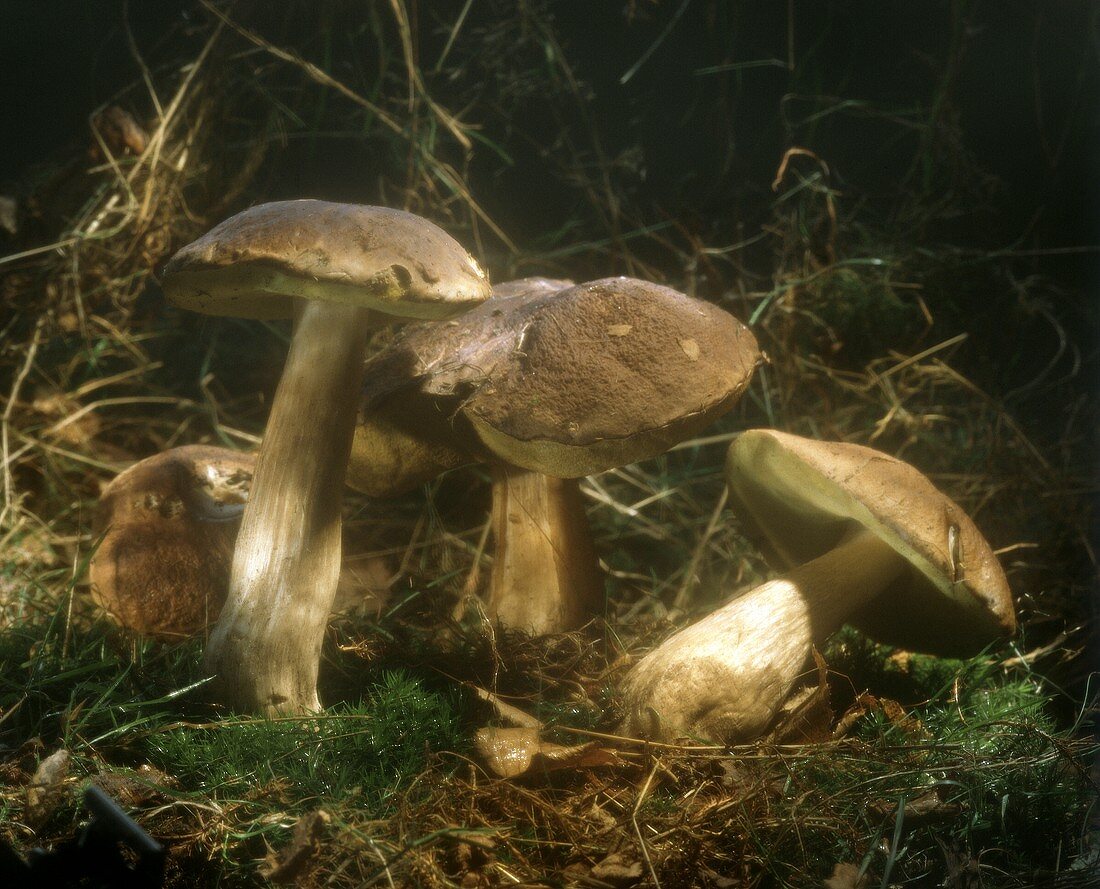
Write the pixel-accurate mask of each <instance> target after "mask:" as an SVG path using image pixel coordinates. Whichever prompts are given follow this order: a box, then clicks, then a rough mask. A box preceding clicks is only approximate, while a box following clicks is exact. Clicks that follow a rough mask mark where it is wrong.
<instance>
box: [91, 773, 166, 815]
mask: <svg viewBox="0 0 1100 889" xmlns="http://www.w3.org/2000/svg"><path fill="white" fill-rule="evenodd" d="M95 783H96V784H97V785H99V787H100V789H101V790H103V792H104V793H106V794H107V795H108V796H110V797H112V798H113V799H115V800H116V801H117V802H118V803H119V805H121V806H122V807H123V808H124V809H136V808H138V807H140V806H144V805H147V804H148V803H150V802H152V801H153V800H156V799H159V798H160V797H162V796H163V792H164V790H165V789H166V788H170V787H172V786H173V785H174V784H175V779H174V778H172V777H171V776H169V775H166V774H165V773H164V772H162V771H160V770H159V769H156V768H154V767H153V766H151V765H148V764H146V765H142V766H140V767H139V768H138V770H137V771H136V772H100V773H99V774H98V775H96V777H95Z"/></svg>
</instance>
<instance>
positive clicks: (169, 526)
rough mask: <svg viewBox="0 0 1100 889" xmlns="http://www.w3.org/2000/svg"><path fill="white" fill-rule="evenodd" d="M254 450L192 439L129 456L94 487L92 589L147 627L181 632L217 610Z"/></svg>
mask: <svg viewBox="0 0 1100 889" xmlns="http://www.w3.org/2000/svg"><path fill="white" fill-rule="evenodd" d="M255 462H256V461H255V457H253V456H252V455H251V454H242V453H238V452H237V451H231V450H228V449H227V448H216V447H207V446H204V445H188V446H186V447H180V448H173V449H172V450H169V451H165V452H164V453H162V454H157V455H155V456H153V457H148V458H147V459H145V460H141V461H140V462H138V463H135V464H134V465H133V466H131V467H130V468H129V469H126V470H124V471H123V472H121V473H120V474H119V475H118V476H116V477H115V478H114V479H113V480H112V481H111V482H110V483H109V484H108V485H107V486H106V487H105V488H104V489H103V493H102V494H101V495H100V498H99V503H98V504H97V506H96V513H95V522H94V529H95V533H96V536H97V537H100V538H101V539H100V542H99V546H98V547H97V548H96V550H95V552H94V553H93V555H92V559H91V565H90V567H89V575H90V579H91V587H92V597H93V598H94V599H95V601H96V602H97V604H98V605H99V606H100V607H101V608H103V609H104V610H105V611H106V612H107V613H108V614H109V615H110V616H111V617H112V618H113V619H114V620H115V621H117V622H118V623H119V624H121V625H122V626H124V627H126V628H127V629H130V630H133V631H135V632H137V633H140V634H142V635H145V636H154V637H160V638H166V639H171V638H184V637H187V636H193V635H195V634H196V633H198V632H201V631H202V630H203V629H205V628H206V627H207V626H208V625H209V624H210V623H211V622H212V621H213V620H214V619H215V618H217V616H218V612H219V611H220V610H221V606H222V602H223V601H224V600H225V591H226V587H227V586H228V583H229V560H230V557H231V554H232V551H233V541H234V540H235V539H236V537H237V529H238V528H239V527H240V518H241V513H242V512H243V510H244V504H245V501H246V500H247V499H248V488H249V485H250V483H251V481H252V471H253V468H254V465H255Z"/></svg>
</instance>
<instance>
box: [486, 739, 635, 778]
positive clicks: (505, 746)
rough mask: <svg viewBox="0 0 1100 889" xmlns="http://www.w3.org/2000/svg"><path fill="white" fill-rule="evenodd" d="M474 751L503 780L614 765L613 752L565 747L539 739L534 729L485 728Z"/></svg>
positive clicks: (591, 747) (592, 746)
mask: <svg viewBox="0 0 1100 889" xmlns="http://www.w3.org/2000/svg"><path fill="white" fill-rule="evenodd" d="M474 748H475V749H476V750H477V752H478V754H479V755H480V756H481V758H482V760H483V761H484V762H485V765H486V766H487V767H488V769H489V771H490V772H492V773H493V774H494V775H497V776H498V777H500V778H518V777H519V776H521V775H526V774H529V773H538V772H549V771H560V770H562V769H584V768H592V767H594V766H605V765H615V764H616V763H618V762H619V758H618V757H617V756H616V755H615V753H614V752H613V751H611V750H606V749H604V748H601V747H599V746H598V744H597V743H596V742H595V741H590V742H589V743H587V744H575V745H571V746H568V747H566V746H563V745H561V744H551V743H549V742H548V741H542V740H541V739H540V738H539V731H538V729H535V728H483V729H478V731H477V733H476V734H475V735H474Z"/></svg>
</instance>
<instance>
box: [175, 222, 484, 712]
mask: <svg viewBox="0 0 1100 889" xmlns="http://www.w3.org/2000/svg"><path fill="white" fill-rule="evenodd" d="M164 288H165V292H166V294H167V296H168V298H169V299H170V300H171V301H172V302H173V303H174V304H175V305H177V306H181V307H183V308H188V309H192V310H194V311H198V312H205V313H208V314H214V315H234V316H238V317H249V318H287V317H292V316H293V317H294V318H295V321H296V325H295V331H294V337H293V340H292V342H291V346H290V353H289V355H288V357H287V362H286V366H285V368H284V370H283V376H282V379H281V380H280V382H279V386H278V389H277V391H276V393H275V398H274V400H273V401H272V405H271V413H270V416H269V418H268V424H267V429H266V431H265V434H264V440H263V445H262V447H261V448H260V454H259V457H258V458H257V464H256V474H255V481H254V483H253V487H252V494H251V497H250V498H249V502H248V507H247V509H246V510H245V513H244V517H243V519H242V523H241V531H240V535H239V537H238V540H237V545H236V548H235V550H234V557H233V567H232V571H231V576H230V587H229V597H228V599H227V600H226V604H225V607H224V609H223V610H222V614H221V617H220V618H219V620H218V623H217V625H216V627H215V628H214V632H213V633H212V635H211V637H210V642H209V644H208V646H207V650H206V659H205V669H206V670H207V671H208V672H209V673H211V674H212V675H213V676H214V677H215V684H214V694H215V695H216V697H218V698H219V699H220V700H221V702H222V703H225V704H228V705H229V706H231V707H233V708H235V709H239V710H251V711H260V712H264V713H274V712H286V713H301V712H306V711H311V710H317V709H319V707H320V702H319V700H318V697H317V670H318V665H319V660H320V652H321V642H322V639H323V636H324V630H325V624H326V621H327V618H328V615H329V612H330V609H331V606H332V601H333V596H334V594H335V591H336V587H337V583H338V577H339V571H340V524H341V517H340V512H341V499H342V490H343V485H344V473H345V470H346V466H347V458H348V451H349V448H350V446H351V436H352V429H353V427H354V425H355V417H356V409H357V406H358V402H359V389H360V386H361V385H362V379H363V367H364V358H365V351H366V343H367V339H368V337H369V335H370V331H371V328H372V327H373V326H374V325H375V324H376V323H378V322H377V321H376V320H375V317H376V313H382V314H385V315H390V316H396V317H401V318H432V319H437V318H443V317H447V316H449V315H453V314H455V313H457V312H460V311H462V310H464V309H467V308H469V307H470V306H472V305H475V304H476V303H478V302H480V301H481V300H483V299H485V298H486V297H487V296H488V295H489V285H488V281H487V280H486V277H485V274H484V272H482V270H481V269H480V268H479V267H478V265H477V263H476V262H475V261H474V260H473V258H471V257H470V255H469V254H468V253H466V251H465V250H463V249H462V247H460V246H459V245H458V244H457V243H456V242H455V241H454V240H453V239H452V238H451V237H450V236H448V235H447V234H446V233H445V232H444V231H443V230H442V229H440V228H438V227H437V226H435V225H433V224H432V223H430V222H428V221H427V220H425V219H421V218H420V217H418V216H414V215H412V214H411V213H404V212H401V211H399V210H390V209H387V208H383V207H364V206H358V205H352V204H333V203H327V202H324V201H282V202H276V203H271V204H262V205H260V206H257V207H253V208H251V209H249V210H245V211H244V212H242V213H239V214H237V215H236V216H234V217H232V218H230V219H228V220H226V221H225V222H223V223H221V224H220V225H218V226H216V227H215V228H214V229H212V230H211V231H210V232H208V233H207V234H206V235H204V236H203V237H201V238H199V239H198V240H197V241H195V242H194V243H192V244H190V245H188V246H187V247H184V248H183V249H182V250H180V251H179V252H178V253H177V254H176V255H175V256H174V257H173V258H172V260H171V261H170V262H169V263H168V265H167V267H166V268H165V272H164Z"/></svg>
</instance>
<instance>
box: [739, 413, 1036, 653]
mask: <svg viewBox="0 0 1100 889" xmlns="http://www.w3.org/2000/svg"><path fill="white" fill-rule="evenodd" d="M726 478H727V481H728V483H729V491H730V505H731V507H732V508H733V510H734V511H735V512H736V513H737V514H738V516H739V517H740V519H741V520H742V522H743V523H744V524H745V526H746V530H747V531H748V532H749V535H750V537H752V538H754V541H755V542H756V543H757V545H758V546H759V547H760V549H761V551H762V552H763V553H764V554H765V556H766V557H767V558H768V559H769V561H771V562H772V563H773V564H775V565H777V566H778V567H793V566H796V565H801V564H804V563H806V562H809V561H811V560H812V559H815V558H817V557H818V556H821V555H823V554H824V553H826V552H828V551H829V550H831V549H832V548H834V547H835V546H836V545H837V544H838V543H839V542H840V540H841V539H842V538H843V537H844V536H845V535H846V534H847V533H848V532H849V531H850V530H851V529H852V528H853V525H856V526H862V527H864V528H866V529H867V530H869V531H871V532H872V533H874V534H875V535H876V536H877V537H878V538H879V539H881V540H882V541H884V542H885V543H887V544H889V545H890V546H891V547H892V548H893V549H894V550H895V551H896V552H897V553H898V554H899V555H901V556H902V557H903V558H904V559H905V560H906V562H908V563H909V567H908V568H907V569H906V571H905V573H904V574H903V575H902V577H901V578H899V579H898V580H897V581H895V582H894V583H893V584H892V585H891V586H890V588H889V589H888V590H886V591H885V592H883V593H882V594H881V595H880V596H879V597H878V598H877V599H875V600H874V601H872V602H871V603H869V604H868V605H866V606H864V607H863V608H861V609H860V610H859V611H858V612H856V613H855V614H853V615H852V616H851V617H850V618H849V622H850V623H852V624H853V625H855V626H857V627H859V628H860V629H862V630H864V631H866V632H867V633H868V634H869V635H871V636H872V637H874V638H876V639H879V640H881V641H883V642H887V643H889V644H892V645H898V646H902V647H904V648H913V649H917V650H920V651H928V652H931V653H934V654H943V655H955V656H963V655H970V654H975V653H977V652H978V651H980V650H981V649H982V648H983V647H984V646H985V645H987V644H989V643H990V642H992V641H994V640H995V639H997V638H1000V637H1003V636H1007V635H1009V634H1011V633H1012V632H1013V630H1014V629H1015V626H1016V618H1015V614H1014V612H1013V603H1012V593H1011V590H1010V589H1009V587H1008V581H1007V579H1006V578H1005V575H1004V571H1003V570H1002V569H1001V566H1000V563H999V562H998V561H997V557H996V556H995V555H994V554H993V550H992V549H991V548H990V546H989V544H988V543H987V542H986V540H985V538H984V537H983V536H982V534H981V532H980V531H978V529H977V528H976V527H975V525H974V523H973V522H972V521H971V520H970V518H969V517H968V516H967V515H966V513H965V512H963V510H962V508H961V507H959V506H958V504H956V503H955V502H954V501H952V500H951V499H950V498H948V497H947V496H945V495H944V494H942V493H940V492H939V491H938V490H936V488H935V486H933V484H932V483H931V482H930V481H929V480H928V479H927V478H926V477H925V476H924V475H922V474H921V473H920V472H918V471H917V470H916V469H914V468H913V467H912V466H910V465H909V464H908V463H905V462H903V461H901V460H898V459H896V458H895V457H891V456H889V455H887V454H883V453H880V452H879V451H875V450H873V449H871V448H867V447H863V446H861V445H854V444H846V443H837V442H823V441H815V440H812V439H807V438H802V437H800V436H797V435H790V434H787V433H783V432H776V431H774V430H770V429H753V430H750V431H747V432H743V433H741V434H740V435H738V436H737V438H736V439H735V440H734V442H733V444H732V445H731V446H730V450H729V456H728V458H727V462H726Z"/></svg>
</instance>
